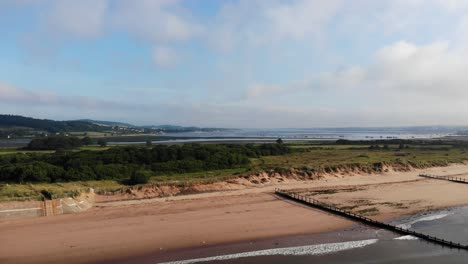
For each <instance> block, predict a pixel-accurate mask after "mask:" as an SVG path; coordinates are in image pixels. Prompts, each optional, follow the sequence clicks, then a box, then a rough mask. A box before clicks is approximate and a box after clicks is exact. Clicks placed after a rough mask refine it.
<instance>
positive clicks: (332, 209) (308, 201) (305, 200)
mask: <svg viewBox="0 0 468 264" xmlns="http://www.w3.org/2000/svg"><path fill="white" fill-rule="evenodd" d="M275 193H276V194H277V195H279V196H281V197H284V198H287V199H290V200H293V201H296V202H299V203H302V204H305V205H308V206H311V207H314V208H317V209H320V210H322V211H325V212H328V213H332V214H335V215H339V216H342V217H345V218H348V219H351V220H353V221H356V222H360V223H363V224H367V225H369V226H373V227H377V228H382V229H386V230H389V231H393V232H395V233H398V234H402V235H411V236H414V237H418V238H421V239H424V240H426V241H429V242H432V243H435V244H439V245H441V246H445V247H450V248H457V249H465V250H468V245H462V244H460V243H455V242H452V241H448V240H445V239H441V238H437V237H434V236H430V235H426V234H423V233H419V232H416V231H413V230H409V229H406V228H401V227H398V226H394V225H391V224H387V223H383V222H379V221H375V220H373V219H370V218H368V217H365V216H362V215H359V214H356V213H353V212H351V211H347V210H343V209H340V208H338V207H336V206H333V205H330V204H327V203H323V202H320V201H318V200H315V199H312V198H310V197H308V196H303V195H300V194H297V193H294V192H289V191H285V190H281V189H275Z"/></svg>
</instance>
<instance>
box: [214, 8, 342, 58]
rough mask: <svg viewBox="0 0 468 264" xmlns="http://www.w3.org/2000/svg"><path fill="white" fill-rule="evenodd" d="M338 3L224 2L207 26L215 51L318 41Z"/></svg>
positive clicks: (333, 14)
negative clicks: (280, 42)
mask: <svg viewBox="0 0 468 264" xmlns="http://www.w3.org/2000/svg"><path fill="white" fill-rule="evenodd" d="M342 3H343V1H342V0H328V1H317V0H294V1H288V2H285V1H278V0H268V1H266V0H248V1H246V0H240V1H237V2H233V3H231V2H228V3H227V4H225V5H223V7H222V8H221V10H220V11H219V12H218V14H217V17H216V19H215V22H214V23H210V26H207V27H208V29H207V30H206V32H207V34H208V35H207V39H208V40H209V41H211V44H212V45H214V46H215V47H216V48H218V49H220V50H223V51H229V50H232V49H234V48H236V47H237V46H244V45H254V46H258V45H260V46H264V45H271V44H272V42H278V41H283V40H304V39H306V38H311V37H312V38H319V37H321V35H322V34H323V31H324V30H325V29H326V27H327V26H328V24H329V22H330V21H331V20H332V18H333V17H334V16H335V15H336V14H337V12H338V11H339V10H340V8H341V7H342Z"/></svg>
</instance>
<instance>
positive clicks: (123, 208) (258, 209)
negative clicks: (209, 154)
mask: <svg viewBox="0 0 468 264" xmlns="http://www.w3.org/2000/svg"><path fill="white" fill-rule="evenodd" d="M422 171H426V172H427V171H429V172H431V173H436V174H439V175H441V174H455V173H467V176H468V165H466V164H457V165H451V166H448V167H440V168H431V169H426V170H413V171H410V172H388V173H384V174H374V175H362V174H356V175H342V176H329V177H325V178H323V179H318V180H312V181H291V182H289V183H283V184H274V185H266V186H264V187H254V188H252V187H250V188H246V189H243V190H232V191H228V192H223V191H220V192H210V193H200V194H194V195H187V196H174V197H171V198H160V199H159V200H151V201H146V202H138V201H134V202H128V201H127V202H113V203H111V204H109V203H107V204H106V206H99V205H98V206H97V207H94V208H92V209H90V210H89V211H87V212H83V213H80V214H75V215H60V216H55V217H43V218H37V219H22V220H17V221H4V222H0V234H2V237H3V238H4V239H5V241H8V243H7V244H6V245H4V246H3V247H1V248H0V262H2V263H15V264H17V263H125V262H118V261H125V260H129V261H130V260H133V261H134V260H135V259H140V258H143V257H144V256H150V257H147V258H151V263H154V262H155V256H160V257H161V258H162V257H163V256H164V254H167V256H169V255H170V254H172V253H171V252H179V253H180V252H182V251H181V250H189V251H190V250H191V249H199V248H209V247H215V248H216V247H218V248H219V247H221V246H222V245H231V246H232V245H233V244H236V243H240V244H242V243H243V244H245V243H250V242H252V243H253V244H254V245H258V244H261V243H270V242H271V241H275V240H276V241H278V240H280V241H288V240H291V239H294V237H296V238H297V237H300V236H306V237H310V238H311V239H312V240H313V237H319V236H322V235H324V234H327V233H329V232H336V231H339V230H343V229H347V228H349V227H350V226H354V225H355V223H354V222H351V221H349V220H347V219H343V218H340V217H336V216H334V215H329V214H326V213H323V212H321V211H319V210H316V209H313V208H310V207H307V206H303V205H300V204H297V203H294V202H291V201H286V200H282V199H279V198H278V197H275V196H274V195H272V194H271V190H273V189H274V188H275V187H278V186H281V188H289V189H304V190H307V191H310V190H313V191H315V192H317V193H314V194H313V195H316V198H317V197H318V198H319V199H326V200H327V201H329V202H334V203H337V204H343V205H353V202H354V201H358V202H360V203H361V204H359V206H364V207H363V208H364V209H366V208H371V207H376V208H377V209H378V210H379V211H378V213H377V214H375V215H373V216H371V218H375V219H378V220H387V221H389V220H391V219H396V218H399V217H402V216H405V215H414V214H416V213H418V212H419V213H424V212H428V211H433V210H434V209H440V210H443V209H445V208H450V207H458V206H463V205H466V204H467V202H466V201H468V192H466V187H467V186H466V185H462V184H456V183H450V182H445V181H438V180H432V179H421V178H420V177H418V176H417V175H418V173H419V172H422ZM330 189H333V190H335V192H330V191H328V190H330ZM143 201H144V200H143ZM362 201H368V203H369V204H371V205H367V204H365V205H362ZM395 201H400V202H402V203H404V204H402V205H401V206H400V205H399V206H395ZM353 206H355V205H353ZM290 216H294V217H290ZM297 216H300V217H297ZM261 241H267V242H261ZM268 241H270V242H268ZM312 242H313V241H312ZM312 242H311V244H312ZM247 245H250V244H247ZM161 248H162V249H161ZM26 249H27V251H25V250H26ZM25 252H27V254H25ZM148 261H149V259H148ZM127 263H131V262H127Z"/></svg>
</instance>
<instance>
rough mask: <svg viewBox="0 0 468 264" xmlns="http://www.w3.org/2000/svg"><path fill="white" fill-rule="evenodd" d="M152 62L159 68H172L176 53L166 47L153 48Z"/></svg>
mask: <svg viewBox="0 0 468 264" xmlns="http://www.w3.org/2000/svg"><path fill="white" fill-rule="evenodd" d="M153 61H154V63H155V64H156V65H158V66H160V67H173V66H175V65H176V64H177V61H178V56H177V54H176V52H175V51H174V50H173V49H171V48H168V47H155V48H154V49H153Z"/></svg>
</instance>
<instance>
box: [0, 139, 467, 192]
mask: <svg viewBox="0 0 468 264" xmlns="http://www.w3.org/2000/svg"><path fill="white" fill-rule="evenodd" d="M288 146H289V147H290V148H291V149H293V150H295V151H293V152H292V153H289V154H286V155H279V156H263V157H261V158H252V159H251V163H250V165H247V166H245V167H241V168H233V169H223V170H213V171H203V172H194V173H180V174H177V173H175V174H163V175H157V176H156V175H155V176H153V177H151V178H150V180H149V184H191V183H209V182H216V181H220V180H226V179H230V178H235V177H239V176H240V175H244V176H246V175H249V174H252V173H255V172H260V171H271V170H276V171H284V170H302V171H314V172H318V171H323V169H324V168H328V169H329V170H331V171H333V169H334V168H352V167H360V168H361V167H362V168H366V167H368V168H374V167H375V166H376V164H384V165H389V166H411V167H417V168H425V167H431V166H445V165H448V164H450V163H460V162H464V161H466V160H468V152H467V151H466V150H465V149H464V148H462V147H459V146H451V145H441V144H438V145H409V146H408V148H406V146H405V148H403V149H399V148H398V147H399V146H398V145H389V146H388V149H383V148H380V149H377V150H370V149H369V145H333V144H329V145H322V144H317V143H313V144H311V143H306V144H298V143H295V144H288ZM107 148H109V147H107ZM107 148H101V147H94V146H91V147H83V148H81V149H79V150H93V151H100V150H105V149H107ZM75 151H78V150H75ZM19 152H20V153H24V152H26V153H27V152H28V151H22V150H14V149H0V155H6V154H12V153H19ZM35 152H37V151H35ZM43 153H50V151H43ZM89 187H91V188H94V189H95V191H96V192H98V193H99V192H106V191H115V190H119V189H122V188H128V186H127V185H125V184H123V183H122V182H119V181H116V180H102V181H78V182H67V183H44V184H38V183H34V184H27V183H25V184H6V183H3V184H1V183H0V200H21V199H39V198H40V197H42V196H41V191H43V190H46V191H47V192H49V193H51V194H53V196H54V197H64V196H72V195H76V194H78V193H79V192H82V191H84V190H86V189H88V188H89Z"/></svg>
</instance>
